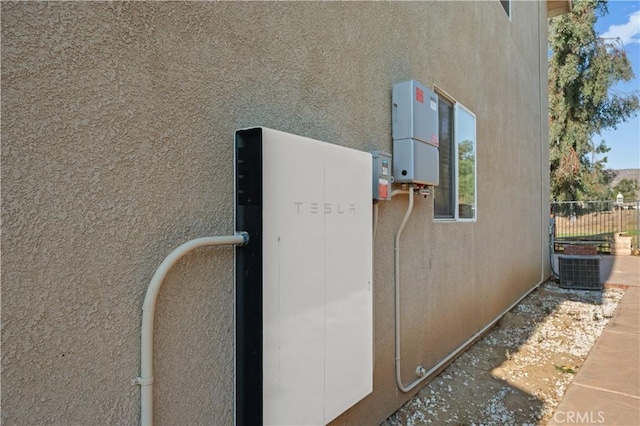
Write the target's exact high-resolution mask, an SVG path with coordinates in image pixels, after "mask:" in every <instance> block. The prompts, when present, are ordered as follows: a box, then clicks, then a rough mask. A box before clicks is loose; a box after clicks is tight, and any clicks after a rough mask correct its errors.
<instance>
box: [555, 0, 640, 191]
mask: <svg viewBox="0 0 640 426" xmlns="http://www.w3.org/2000/svg"><path fill="white" fill-rule="evenodd" d="M606 13H607V4H606V1H605V0H576V1H574V3H573V12H572V13H569V14H566V15H561V16H558V17H555V18H552V19H551V20H550V23H549V24H550V25H549V43H550V48H551V50H552V56H551V58H550V61H549V144H550V151H549V161H550V172H551V197H552V199H554V200H557V201H566V200H583V199H587V198H592V199H593V198H602V197H603V196H604V195H603V191H606V188H608V186H609V184H610V183H611V180H612V179H613V177H614V176H613V174H612V173H610V172H609V173H607V171H606V168H605V165H606V161H607V158H606V157H604V158H602V159H600V160H595V159H594V158H593V156H594V155H596V154H604V153H606V152H607V151H609V148H607V146H606V144H605V142H604V141H602V142H601V143H600V144H598V145H595V144H594V143H593V142H592V137H593V136H594V135H596V134H599V133H600V132H601V131H602V130H605V129H610V128H615V127H616V126H617V124H619V123H620V122H623V121H626V120H627V119H629V118H631V117H634V116H635V115H636V114H637V112H638V110H639V109H640V100H639V98H638V94H637V93H631V94H619V93H611V92H610V90H609V89H610V88H611V87H612V86H613V85H614V84H616V83H617V82H621V81H629V80H631V79H632V78H633V77H634V75H633V70H632V68H631V64H630V62H629V60H628V59H627V56H626V52H625V50H624V46H623V45H622V44H621V43H620V42H619V40H604V39H601V38H598V36H597V34H596V32H595V29H594V24H595V22H596V18H597V17H598V16H602V15H604V14H606Z"/></svg>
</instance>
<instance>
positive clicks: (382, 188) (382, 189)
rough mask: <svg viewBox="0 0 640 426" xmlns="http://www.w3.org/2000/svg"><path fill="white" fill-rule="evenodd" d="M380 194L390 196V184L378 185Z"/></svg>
mask: <svg viewBox="0 0 640 426" xmlns="http://www.w3.org/2000/svg"><path fill="white" fill-rule="evenodd" d="M378 196H379V197H380V198H387V197H389V185H384V184H380V185H379V186H378Z"/></svg>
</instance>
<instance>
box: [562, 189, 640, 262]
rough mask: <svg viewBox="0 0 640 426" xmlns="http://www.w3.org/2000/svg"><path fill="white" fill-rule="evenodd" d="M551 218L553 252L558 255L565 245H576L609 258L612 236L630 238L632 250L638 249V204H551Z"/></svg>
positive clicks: (639, 205)
mask: <svg viewBox="0 0 640 426" xmlns="http://www.w3.org/2000/svg"><path fill="white" fill-rule="evenodd" d="M551 215H552V218H553V219H554V223H555V226H554V234H553V236H554V249H555V250H556V252H562V251H563V250H564V245H565V244H567V243H578V244H590V245H595V246H596V247H597V248H598V252H599V253H602V254H609V253H611V246H612V244H613V240H614V235H616V234H622V235H623V236H627V237H631V244H632V246H633V248H634V249H636V250H637V249H638V248H639V247H640V235H639V234H640V200H637V201H632V202H626V203H623V204H617V203H616V202H615V201H566V202H557V203H551Z"/></svg>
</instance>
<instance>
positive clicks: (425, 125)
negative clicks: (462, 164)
mask: <svg viewBox="0 0 640 426" xmlns="http://www.w3.org/2000/svg"><path fill="white" fill-rule="evenodd" d="M391 115H392V135H393V176H394V181H395V182H397V183H417V184H422V185H438V183H439V176H440V173H439V159H438V96H437V95H436V94H435V93H434V92H433V91H431V90H429V89H427V88H426V87H425V86H423V85H422V84H420V83H418V82H417V81H415V80H410V81H405V82H402V83H396V84H394V85H393V90H392V112H391Z"/></svg>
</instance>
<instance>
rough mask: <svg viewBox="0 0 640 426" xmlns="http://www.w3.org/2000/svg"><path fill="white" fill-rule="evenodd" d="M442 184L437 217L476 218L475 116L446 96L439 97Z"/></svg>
mask: <svg viewBox="0 0 640 426" xmlns="http://www.w3.org/2000/svg"><path fill="white" fill-rule="evenodd" d="M438 125H439V139H440V151H439V161H440V184H439V185H438V186H437V187H436V188H435V195H434V216H435V218H436V219H449V220H475V219H476V116H475V115H474V114H473V113H472V112H471V111H469V110H468V109H466V108H465V107H463V106H462V105H460V104H459V103H456V102H453V101H450V100H449V99H447V98H445V97H444V96H440V97H439V100H438Z"/></svg>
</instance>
